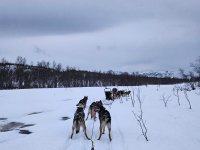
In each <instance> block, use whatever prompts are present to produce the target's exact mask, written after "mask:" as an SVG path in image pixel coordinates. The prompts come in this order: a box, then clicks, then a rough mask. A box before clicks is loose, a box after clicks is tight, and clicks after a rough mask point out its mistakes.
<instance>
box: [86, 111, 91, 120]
mask: <svg viewBox="0 0 200 150" xmlns="http://www.w3.org/2000/svg"><path fill="white" fill-rule="evenodd" d="M90 114H91V109H90V108H89V109H88V114H87V118H86V120H87V119H88V117H89V115H90ZM91 117H92V115H91Z"/></svg>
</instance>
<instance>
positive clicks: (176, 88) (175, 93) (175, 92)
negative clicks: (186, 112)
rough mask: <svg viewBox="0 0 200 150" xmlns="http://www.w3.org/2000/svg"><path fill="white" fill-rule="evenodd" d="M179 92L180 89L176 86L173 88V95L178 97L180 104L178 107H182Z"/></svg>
mask: <svg viewBox="0 0 200 150" xmlns="http://www.w3.org/2000/svg"><path fill="white" fill-rule="evenodd" d="M179 91H180V87H178V86H175V87H174V88H173V94H174V95H175V96H176V97H177V102H178V105H179V106H180V105H181V103H180V97H179Z"/></svg>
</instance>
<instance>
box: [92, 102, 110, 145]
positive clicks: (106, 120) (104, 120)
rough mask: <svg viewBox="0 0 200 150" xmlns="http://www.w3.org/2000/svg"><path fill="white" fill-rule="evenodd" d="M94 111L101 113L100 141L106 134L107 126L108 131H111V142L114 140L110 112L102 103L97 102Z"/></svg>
mask: <svg viewBox="0 0 200 150" xmlns="http://www.w3.org/2000/svg"><path fill="white" fill-rule="evenodd" d="M94 110H95V111H96V112H98V113H99V121H100V127H99V131H100V134H99V138H98V140H100V139H101V135H102V134H104V132H105V127H106V126H107V128H108V131H109V139H110V141H111V140H112V138H111V116H110V113H109V111H108V110H106V109H105V107H103V103H102V101H101V100H100V101H97V102H96V105H95V108H94Z"/></svg>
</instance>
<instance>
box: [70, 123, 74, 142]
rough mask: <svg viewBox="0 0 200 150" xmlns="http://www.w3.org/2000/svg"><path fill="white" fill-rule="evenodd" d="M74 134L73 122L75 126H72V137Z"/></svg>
mask: <svg viewBox="0 0 200 150" xmlns="http://www.w3.org/2000/svg"><path fill="white" fill-rule="evenodd" d="M73 134H74V124H73V126H72V134H71V139H72V137H73Z"/></svg>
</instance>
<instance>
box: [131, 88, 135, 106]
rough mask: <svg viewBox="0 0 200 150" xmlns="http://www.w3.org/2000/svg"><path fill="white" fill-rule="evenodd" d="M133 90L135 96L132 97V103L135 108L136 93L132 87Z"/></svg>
mask: <svg viewBox="0 0 200 150" xmlns="http://www.w3.org/2000/svg"><path fill="white" fill-rule="evenodd" d="M131 88H132V94H133V96H131V102H132V106H133V108H134V106H135V92H134V89H133V87H131Z"/></svg>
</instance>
